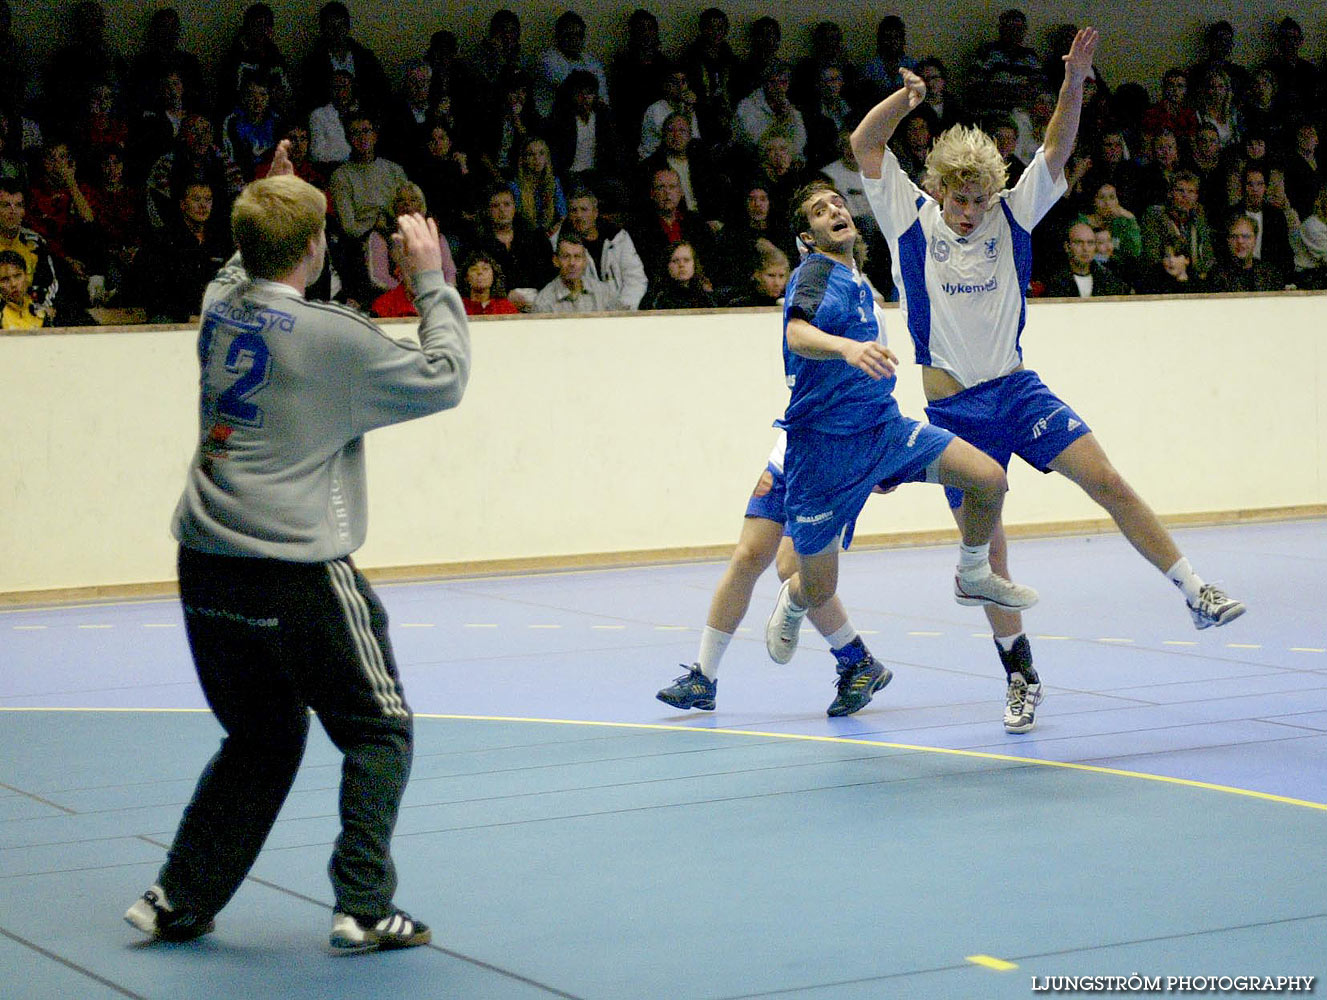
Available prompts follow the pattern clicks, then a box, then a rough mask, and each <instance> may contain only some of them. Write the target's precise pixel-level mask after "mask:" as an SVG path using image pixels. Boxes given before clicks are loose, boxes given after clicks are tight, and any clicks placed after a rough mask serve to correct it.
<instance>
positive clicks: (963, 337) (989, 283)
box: [862, 149, 1068, 387]
mask: <svg viewBox="0 0 1327 1000" xmlns="http://www.w3.org/2000/svg"><path fill="white" fill-rule="evenodd" d="M880 172H881V176H880V177H878V178H873V177H863V178H862V181H863V183H864V186H865V188H866V197H867V199H868V200H869V201H870V203H871V210H872V211H873V212H874V213H875V217H876V219H877V220H878V221H879V223H880V228H881V230H882V231H883V232H884V235H885V238H886V239H887V240H888V241H889V250H890V253H891V254H893V258H894V260H893V269H894V284H895V285H896V286H897V287H898V290H899V306H900V307H901V309H902V311H903V319H904V321H905V322H906V323H907V326H908V332H909V333H910V334H912V342H913V346H914V347H915V348H916V351H917V363H918V364H920V365H933V366H934V367H936V368H942V369H944V370H945V371H947V372H949V373H950V374H951V375H953V376H954V377H955V378H956V379H958V381H959V383H960V384H962V385H963V386H965V387H967V386H973V385H977V384H978V383H980V382H987V381H990V380H991V379H994V378H999V377H1000V376H1002V375H1008V374H1009V373H1010V372H1011V371H1013V370H1014V369H1015V368H1017V367H1018V365H1019V362H1020V360H1021V358H1022V348H1021V347H1020V346H1019V342H1018V341H1019V337H1020V336H1021V335H1022V333H1023V322H1024V319H1025V318H1026V313H1027V286H1028V281H1029V280H1030V279H1031V277H1032V235H1031V233H1032V227H1033V226H1035V225H1036V224H1037V223H1038V222H1039V221H1041V219H1042V217H1043V216H1044V215H1045V214H1046V213H1047V212H1049V211H1050V210H1051V206H1053V205H1054V204H1055V202H1056V201H1057V200H1059V198H1060V195H1062V194H1064V192H1065V191H1066V190H1067V188H1068V185H1067V184H1066V183H1065V180H1064V177H1063V176H1061V177H1060V179H1059V180H1052V179H1051V173H1050V169H1049V168H1048V167H1047V166H1046V156H1045V152H1044V150H1040V149H1039V150H1037V155H1036V156H1035V157H1033V159H1032V163H1031V164H1029V165H1028V168H1027V169H1026V170H1025V171H1024V172H1023V176H1022V177H1021V178H1019V181H1018V183H1017V184H1016V185H1014V187H1013V188H1012V189H1009V190H1006V191H1001V192H1000V193H999V194H998V195H996V197H995V199H994V203H993V204H992V205H991V207H990V209H989V210H988V211H987V213H986V217H985V218H984V219H983V220H982V221H981V223H980V225H978V226H977V228H976V229H974V230H973V231H972V232H971V233H969V234H968V235H967V236H959V235H958V234H957V233H955V232H954V231H953V230H952V229H950V228H949V226H948V225H947V224H946V223H945V221H944V218H943V217H942V216H941V212H940V205H939V203H938V202H936V200H935V199H934V198H932V197H931V196H930V195H928V194H926V193H925V192H924V191H922V190H921V188H919V187H917V185H915V184H913V183H912V181H911V180H909V179H908V176H907V174H905V173H904V172H903V169H902V168H901V167H900V166H899V162H898V159H897V157H895V156H894V154H893V153H892V152H891V151H889V150H888V149H886V150H885V155H884V160H883V162H882V163H881V165H880Z"/></svg>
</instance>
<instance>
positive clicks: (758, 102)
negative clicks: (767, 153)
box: [734, 63, 806, 157]
mask: <svg viewBox="0 0 1327 1000" xmlns="http://www.w3.org/2000/svg"><path fill="white" fill-rule="evenodd" d="M791 80H792V74H791V72H790V70H789V69H788V66H787V64H786V63H776V64H774V65H773V66H771V67H770V69H769V70H768V72H767V73H766V74H765V79H764V81H763V82H762V84H761V86H760V87H759V89H757V90H754V91H752V92H751V93H750V94H748V95H747V96H746V97H744V98H743V99H742V100H741V101H740V102H738V105H737V111H736V114H735V118H734V120H735V121H736V123H737V131H738V134H739V136H740V137H741V138H742V140H743V141H744V142H746V144H747V145H748V146H750V147H751V148H753V149H754V148H755V147H757V146H758V145H759V144H760V140H761V138H762V137H763V136H764V135H765V133H766V132H768V131H769V130H770V129H771V128H776V127H777V128H779V129H780V130H782V131H783V132H784V133H785V134H786V135H787V136H788V139H789V141H790V142H791V143H792V148H793V151H794V152H795V153H796V154H797V156H798V157H804V156H805V155H806V123H805V122H804V121H803V120H802V113H801V112H800V111H798V110H797V108H796V107H794V106H793V103H792V102H791V101H790V100H789V99H788V86H789V84H790V82H791Z"/></svg>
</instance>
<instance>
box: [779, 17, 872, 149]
mask: <svg viewBox="0 0 1327 1000" xmlns="http://www.w3.org/2000/svg"><path fill="white" fill-rule="evenodd" d="M828 66H833V67H834V68H835V69H837V70H838V71H839V78H840V80H842V88H841V91H842V96H843V97H844V98H846V99H848V100H855V99H856V98H857V95H858V94H859V93H860V92H861V88H860V86H859V81H858V79H857V70H856V68H855V67H854V66H853V63H852V59H851V58H850V57H849V55H848V52H847V50H846V49H844V47H843V29H842V28H841V27H839V25H838V22H836V21H817V22H816V23H815V24H814V25H812V27H811V53H810V55H808V56H807V57H806V58H805V59H802V60H800V61H798V63H797V65H796V66H794V67H793V78H792V85H791V86H790V87H789V88H788V96H789V98H790V99H791V100H792V102H793V103H794V104H796V105H798V106H799V107H801V106H803V105H811V104H814V103H815V93H816V87H817V85H818V84H819V83H820V82H821V80H822V76H821V74H822V73H823V72H824V70H825V68H826V67H828ZM854 118H855V116H854ZM854 124H855V121H854Z"/></svg>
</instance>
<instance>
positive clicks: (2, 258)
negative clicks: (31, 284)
mask: <svg viewBox="0 0 1327 1000" xmlns="http://www.w3.org/2000/svg"><path fill="white" fill-rule="evenodd" d="M5 264H9V265H11V266H13V267H17V268H18V269H19V270H20V271H22V272H23V273H24V274H27V273H28V262H27V261H26V260H24V259H23V255H22V254H21V253H19V252H18V251H17V250H0V266H3V265H5Z"/></svg>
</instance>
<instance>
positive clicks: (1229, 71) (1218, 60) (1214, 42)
mask: <svg viewBox="0 0 1327 1000" xmlns="http://www.w3.org/2000/svg"><path fill="white" fill-rule="evenodd" d="M1203 46H1204V48H1205V49H1206V58H1204V59H1203V60H1202V61H1201V62H1198V63H1196V64H1195V65H1194V66H1192V67H1191V68H1190V70H1189V82H1190V83H1193V84H1198V85H1200V84H1201V82H1202V80H1203V79H1204V78H1205V77H1206V76H1207V73H1208V71H1210V70H1213V69H1217V70H1220V71H1221V72H1223V73H1225V74H1226V79H1227V80H1228V81H1229V83H1230V85H1231V92H1232V94H1233V95H1234V99H1235V100H1236V101H1242V100H1244V95H1245V94H1247V93H1248V92H1249V71H1248V70H1247V69H1245V68H1244V67H1243V66H1241V65H1239V64H1238V63H1235V62H1231V59H1230V54H1231V53H1232V52H1233V51H1234V50H1235V29H1234V28H1233V27H1232V26H1231V24H1230V22H1229V21H1225V20H1222V21H1214V22H1213V23H1211V24H1209V25H1208V26H1207V28H1206V29H1204V31H1203Z"/></svg>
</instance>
